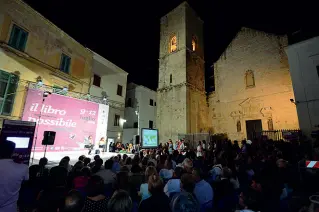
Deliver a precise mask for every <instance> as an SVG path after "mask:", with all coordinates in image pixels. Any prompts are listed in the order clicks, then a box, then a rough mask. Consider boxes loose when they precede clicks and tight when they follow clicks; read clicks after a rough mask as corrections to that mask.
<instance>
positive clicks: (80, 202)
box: [61, 190, 84, 212]
mask: <svg viewBox="0 0 319 212" xmlns="http://www.w3.org/2000/svg"><path fill="white" fill-rule="evenodd" d="M83 208H84V197H83V195H82V194H81V193H80V192H79V191H76V190H71V191H70V192H69V193H68V194H67V195H66V197H65V201H64V206H63V207H62V210H61V212H81V211H82V210H83Z"/></svg>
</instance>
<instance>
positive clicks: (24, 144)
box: [6, 137, 30, 149]
mask: <svg viewBox="0 0 319 212" xmlns="http://www.w3.org/2000/svg"><path fill="white" fill-rule="evenodd" d="M6 140H7V141H12V142H14V143H15V144H16V149H23V148H28V147H29V141H30V138H28V137H7V139H6Z"/></svg>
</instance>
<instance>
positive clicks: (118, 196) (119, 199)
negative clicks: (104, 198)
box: [108, 190, 133, 212]
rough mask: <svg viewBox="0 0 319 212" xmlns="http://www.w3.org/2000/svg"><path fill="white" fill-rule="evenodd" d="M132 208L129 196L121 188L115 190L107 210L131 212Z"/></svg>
mask: <svg viewBox="0 0 319 212" xmlns="http://www.w3.org/2000/svg"><path fill="white" fill-rule="evenodd" d="M132 208H133V203H132V200H131V197H130V195H129V194H128V193H127V192H126V191H123V190H118V191H115V192H114V195H113V196H112V198H111V199H110V201H109V203H108V211H111V212H132Z"/></svg>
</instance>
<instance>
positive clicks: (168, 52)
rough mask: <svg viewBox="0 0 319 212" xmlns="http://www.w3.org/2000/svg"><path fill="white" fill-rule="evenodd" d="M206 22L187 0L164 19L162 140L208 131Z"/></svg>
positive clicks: (160, 96)
mask: <svg viewBox="0 0 319 212" xmlns="http://www.w3.org/2000/svg"><path fill="white" fill-rule="evenodd" d="M204 64H205V62H204V42H203V21H202V20H200V18H199V17H198V16H197V15H196V13H195V11H194V10H193V9H192V8H191V7H190V6H189V5H188V3H186V2H184V3H182V4H180V5H179V6H178V7H176V8H175V9H173V10H172V11H171V12H169V13H168V14H167V15H165V16H164V17H162V18H161V35H160V54H159V82H158V90H157V103H158V105H157V126H158V129H159V139H160V142H166V141H167V140H168V139H170V138H171V139H173V140H177V139H178V138H183V137H184V135H185V134H189V133H199V132H205V131H207V130H206V129H207V127H208V125H207V124H208V123H207V119H208V107H207V102H206V94H205V66H204Z"/></svg>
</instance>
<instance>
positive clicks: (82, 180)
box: [73, 176, 89, 189]
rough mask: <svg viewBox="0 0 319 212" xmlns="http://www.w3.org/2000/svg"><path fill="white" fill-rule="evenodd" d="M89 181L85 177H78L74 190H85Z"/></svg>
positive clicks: (74, 182) (74, 181)
mask: <svg viewBox="0 0 319 212" xmlns="http://www.w3.org/2000/svg"><path fill="white" fill-rule="evenodd" d="M88 181H89V177H84V176H80V177H76V178H75V179H74V180H73V184H74V188H75V189H78V188H84V187H85V186H86V185H87V184H88Z"/></svg>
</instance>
